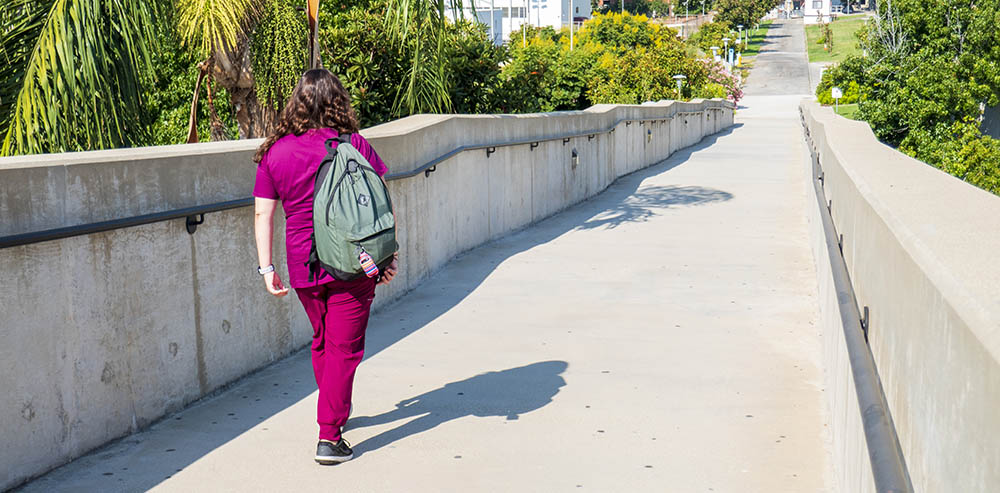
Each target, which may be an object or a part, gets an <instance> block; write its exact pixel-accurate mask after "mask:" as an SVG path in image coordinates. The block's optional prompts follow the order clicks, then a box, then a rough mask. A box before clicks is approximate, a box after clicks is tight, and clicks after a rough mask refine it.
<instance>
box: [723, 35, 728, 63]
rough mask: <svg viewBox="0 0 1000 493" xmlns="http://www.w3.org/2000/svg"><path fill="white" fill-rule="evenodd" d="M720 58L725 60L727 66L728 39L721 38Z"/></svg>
mask: <svg viewBox="0 0 1000 493" xmlns="http://www.w3.org/2000/svg"><path fill="white" fill-rule="evenodd" d="M722 43H723V45H722V50H723V51H722V56H723V57H724V58H725V59H726V64H729V38H722Z"/></svg>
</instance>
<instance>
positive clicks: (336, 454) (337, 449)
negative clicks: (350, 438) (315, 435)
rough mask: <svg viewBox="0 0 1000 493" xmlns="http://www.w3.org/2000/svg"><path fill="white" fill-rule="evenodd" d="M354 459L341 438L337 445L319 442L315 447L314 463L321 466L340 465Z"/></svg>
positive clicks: (351, 451)
mask: <svg viewBox="0 0 1000 493" xmlns="http://www.w3.org/2000/svg"><path fill="white" fill-rule="evenodd" d="M353 457H354V451H353V450H351V446H350V445H348V444H347V440H344V439H343V438H341V439H340V441H338V442H337V443H332V442H328V441H326V440H321V441H320V442H319V444H318V445H316V462H319V463H320V464H323V465H327V466H328V465H330V464H340V463H341V462H347V461H349V460H351V459H352V458H353Z"/></svg>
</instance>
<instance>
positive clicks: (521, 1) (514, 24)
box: [448, 0, 592, 44]
mask: <svg viewBox="0 0 1000 493" xmlns="http://www.w3.org/2000/svg"><path fill="white" fill-rule="evenodd" d="M591 15H592V13H591V9H590V0H472V2H469V6H468V7H466V8H465V17H466V18H473V19H475V18H478V19H479V22H482V23H483V24H485V25H486V27H487V30H488V32H490V33H491V34H493V36H494V42H495V43H497V44H499V43H502V42H503V41H507V40H510V33H511V32H517V31H520V30H521V26H522V25H523V24H530V25H532V26H535V27H546V26H548V27H552V28H554V29H561V28H562V27H564V26H568V25H569V24H570V23H571V22H576V23H577V25H579V24H580V23H581V22H583V21H585V20H587V19H590V17H591ZM448 17H449V18H452V19H454V18H455V12H448ZM491 26H492V27H491Z"/></svg>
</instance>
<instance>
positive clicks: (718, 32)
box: [688, 20, 733, 53]
mask: <svg viewBox="0 0 1000 493" xmlns="http://www.w3.org/2000/svg"><path fill="white" fill-rule="evenodd" d="M732 30H733V26H732V24H730V23H728V22H726V21H718V20H717V21H713V22H709V23H707V24H703V25H702V26H701V27H699V28H698V30H697V31H695V32H694V34H692V35H691V37H690V38H688V39H689V41H690V42H691V43H694V44H695V45H697V46H698V48H700V49H701V51H702V52H704V53H711V51H712V47H713V46H717V47H719V49H720V50H721V49H722V47H723V45H724V43H723V42H722V38H726V37H728V36H729V31H732Z"/></svg>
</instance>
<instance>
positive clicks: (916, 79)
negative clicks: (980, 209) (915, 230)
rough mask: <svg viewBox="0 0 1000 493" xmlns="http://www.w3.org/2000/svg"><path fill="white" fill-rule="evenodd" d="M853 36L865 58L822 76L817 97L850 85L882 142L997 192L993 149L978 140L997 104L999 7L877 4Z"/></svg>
mask: <svg viewBox="0 0 1000 493" xmlns="http://www.w3.org/2000/svg"><path fill="white" fill-rule="evenodd" d="M878 7H879V9H878V15H876V16H875V17H873V18H872V20H871V21H870V22H869V23H868V26H867V27H866V28H864V29H862V30H861V31H860V32H859V42H860V44H861V47H862V48H863V51H864V53H865V56H855V57H851V58H848V59H847V60H845V61H844V62H843V63H842V64H841V65H839V66H838V67H836V68H834V69H831V70H830V71H829V82H828V81H827V78H826V76H825V77H824V81H823V83H821V85H820V88H819V89H818V92H817V94H818V95H819V96H823V94H822V92H823V91H828V90H829V85H831V84H837V85H840V86H841V87H842V88H844V87H846V88H848V89H850V88H851V87H852V85H857V87H858V88H859V93H858V95H857V97H858V100H859V105H858V106H859V113H858V115H859V117H860V118H861V119H863V120H866V121H868V123H869V124H870V125H871V127H872V130H873V131H874V132H875V135H876V136H878V138H879V139H882V140H883V141H885V142H887V143H889V144H891V145H894V146H898V147H899V149H900V150H901V151H903V152H906V153H907V154H910V155H912V156H914V157H916V158H918V159H921V160H923V161H925V162H927V163H929V164H931V165H934V166H937V167H939V168H941V169H943V170H945V171H947V172H949V173H952V174H954V175H956V176H959V177H961V178H962V179H965V180H967V181H969V182H970V183H974V184H976V185H978V186H981V187H983V188H985V189H987V190H992V191H994V192H997V193H1000V187H998V186H997V176H998V175H1000V171H998V170H1000V145H998V143H997V142H996V141H995V140H994V139H990V138H989V137H984V136H981V135H980V134H979V131H978V128H979V123H978V122H979V119H980V118H981V115H982V107H983V106H984V105H995V104H997V103H998V102H1000V31H998V30H997V29H996V24H997V22H998V21H1000V2H998V0H985V1H982V2H976V3H968V2H961V1H957V0H944V1H943V2H939V3H930V4H928V3H926V2H917V1H916V0H880V1H879V3H878Z"/></svg>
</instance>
